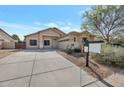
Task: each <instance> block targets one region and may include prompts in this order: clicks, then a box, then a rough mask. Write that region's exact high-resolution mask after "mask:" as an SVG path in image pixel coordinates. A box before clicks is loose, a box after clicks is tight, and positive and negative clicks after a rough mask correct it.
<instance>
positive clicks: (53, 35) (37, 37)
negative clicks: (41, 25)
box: [25, 30, 61, 48]
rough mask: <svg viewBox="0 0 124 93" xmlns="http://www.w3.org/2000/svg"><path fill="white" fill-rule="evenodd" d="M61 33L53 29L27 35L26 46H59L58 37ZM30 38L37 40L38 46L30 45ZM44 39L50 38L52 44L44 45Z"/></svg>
mask: <svg viewBox="0 0 124 93" xmlns="http://www.w3.org/2000/svg"><path fill="white" fill-rule="evenodd" d="M60 36H61V35H60V34H59V33H56V32H54V31H52V30H48V31H43V32H40V33H36V34H32V35H29V36H26V37H25V41H26V48H57V44H58V43H57V39H56V38H59V37H60ZM30 40H37V46H30ZM44 40H50V46H44Z"/></svg>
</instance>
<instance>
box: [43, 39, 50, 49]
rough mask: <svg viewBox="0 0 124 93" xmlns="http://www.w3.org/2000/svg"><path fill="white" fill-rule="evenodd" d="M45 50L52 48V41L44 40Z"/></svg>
mask: <svg viewBox="0 0 124 93" xmlns="http://www.w3.org/2000/svg"><path fill="white" fill-rule="evenodd" d="M44 48H50V40H44Z"/></svg>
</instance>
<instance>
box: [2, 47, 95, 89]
mask: <svg viewBox="0 0 124 93" xmlns="http://www.w3.org/2000/svg"><path fill="white" fill-rule="evenodd" d="M93 82H96V79H95V78H93V77H92V76H90V75H89V74H87V73H86V72H85V71H83V70H80V69H79V68H78V67H77V66H75V65H74V64H72V63H71V62H70V61H68V60H67V59H65V58H64V57H62V56H61V55H59V54H58V53H57V52H56V50H53V49H35V50H23V51H20V52H17V53H14V54H12V55H9V56H7V57H5V58H2V59H0V86H1V87H30V86H31V87H73V86H74V87H79V86H86V85H88V84H90V83H93Z"/></svg>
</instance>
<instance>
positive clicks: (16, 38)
mask: <svg viewBox="0 0 124 93" xmlns="http://www.w3.org/2000/svg"><path fill="white" fill-rule="evenodd" d="M12 38H13V39H14V40H18V42H20V38H19V36H18V35H16V34H13V35H12Z"/></svg>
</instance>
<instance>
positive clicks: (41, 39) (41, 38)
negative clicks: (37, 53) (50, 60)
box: [39, 35, 43, 48]
mask: <svg viewBox="0 0 124 93" xmlns="http://www.w3.org/2000/svg"><path fill="white" fill-rule="evenodd" d="M39 48H43V36H42V35H40V38H39Z"/></svg>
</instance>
